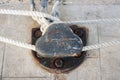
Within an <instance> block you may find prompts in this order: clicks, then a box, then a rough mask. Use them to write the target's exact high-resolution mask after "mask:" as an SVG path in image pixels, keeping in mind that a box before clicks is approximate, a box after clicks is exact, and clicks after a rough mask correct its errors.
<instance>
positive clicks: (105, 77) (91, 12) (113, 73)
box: [0, 0, 120, 80]
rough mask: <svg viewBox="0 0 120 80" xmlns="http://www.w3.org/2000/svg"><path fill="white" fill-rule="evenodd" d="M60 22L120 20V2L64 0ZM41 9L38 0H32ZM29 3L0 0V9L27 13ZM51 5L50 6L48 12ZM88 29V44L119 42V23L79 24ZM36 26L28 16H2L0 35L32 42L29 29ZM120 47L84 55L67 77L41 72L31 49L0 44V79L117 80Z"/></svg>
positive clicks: (119, 69) (23, 0)
mask: <svg viewBox="0 0 120 80" xmlns="http://www.w3.org/2000/svg"><path fill="white" fill-rule="evenodd" d="M66 1H67V2H72V3H70V4H67V5H61V6H60V11H61V20H65V21H68V20H69V21H70V20H71V21H73V20H92V19H102V18H120V14H119V13H120V0H66ZM35 2H36V3H37V9H38V10H40V2H39V0H35ZM29 6H30V5H29V0H0V9H12V10H30V7H29ZM51 6H52V4H50V5H49V8H48V12H50V10H51ZM78 25H79V26H82V27H86V28H87V29H89V36H88V44H87V45H92V44H96V43H102V42H108V41H112V40H116V39H117V40H118V39H120V35H119V34H120V23H119V22H111V23H107V22H104V23H94V24H78ZM35 27H39V24H38V23H37V22H36V21H34V20H33V19H32V18H31V17H26V16H14V15H1V14H0V36H5V37H8V38H11V39H15V40H18V41H23V42H26V43H31V30H32V28H35ZM119 50H120V46H111V47H108V48H101V49H97V50H91V51H88V52H87V57H86V59H85V61H84V62H83V63H82V64H81V65H80V66H79V67H78V68H76V69H75V70H73V71H71V72H70V73H67V74H59V75H53V74H51V73H48V72H46V71H45V70H43V69H41V68H40V66H39V65H38V63H37V62H36V61H35V60H34V58H33V56H32V53H31V51H30V50H27V49H24V48H20V47H16V46H13V45H9V44H5V43H2V42H0V80H120V58H119V56H120V52H119Z"/></svg>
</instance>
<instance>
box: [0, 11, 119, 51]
mask: <svg viewBox="0 0 120 80" xmlns="http://www.w3.org/2000/svg"><path fill="white" fill-rule="evenodd" d="M0 14H11V15H24V16H32V17H33V18H34V19H36V20H37V22H38V23H41V22H42V21H41V20H42V19H41V18H43V17H47V18H50V19H52V20H55V21H57V22H55V23H65V24H78V23H80V24H87V23H99V22H105V23H106V22H120V19H119V18H113V19H97V20H80V21H64V22H61V21H60V20H59V19H58V18H56V17H53V16H51V15H49V14H45V13H42V12H36V11H21V10H6V9H0ZM37 17H38V18H37ZM43 23H44V22H43ZM0 41H1V42H4V43H8V44H12V45H16V46H19V47H23V48H27V49H31V50H34V51H36V49H35V45H31V44H27V43H23V42H19V41H16V40H12V39H9V38H5V37H2V36H0ZM119 44H120V40H116V41H111V42H105V43H101V44H95V45H91V46H85V47H83V50H82V51H88V50H93V49H98V48H104V47H110V46H114V45H119Z"/></svg>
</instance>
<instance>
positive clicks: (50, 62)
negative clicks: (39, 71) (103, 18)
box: [32, 25, 87, 73]
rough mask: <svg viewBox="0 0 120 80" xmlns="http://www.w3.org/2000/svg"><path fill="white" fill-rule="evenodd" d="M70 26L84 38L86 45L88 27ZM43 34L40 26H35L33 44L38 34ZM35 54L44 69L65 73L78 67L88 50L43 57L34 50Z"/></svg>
mask: <svg viewBox="0 0 120 80" xmlns="http://www.w3.org/2000/svg"><path fill="white" fill-rule="evenodd" d="M70 28H71V29H72V31H73V32H74V33H75V34H76V35H78V36H79V37H80V38H81V39H82V41H83V45H84V46H85V45H86V44H87V29H85V28H79V27H77V26H76V25H73V26H70ZM55 32H56V31H55ZM38 33H39V34H38ZM36 34H37V35H36ZM41 35H42V33H41V32H40V30H39V28H33V29H32V44H35V43H36V41H37V39H38V36H41ZM49 41H51V40H49ZM33 56H34V58H35V59H36V60H37V61H38V62H39V63H40V64H39V65H40V66H41V67H42V68H43V69H45V70H47V71H49V72H51V73H65V72H69V71H71V70H73V69H75V68H76V67H78V66H79V65H80V64H81V63H82V62H83V61H84V59H85V56H86V52H81V54H77V55H75V56H69V57H43V56H40V55H38V54H37V53H36V52H33Z"/></svg>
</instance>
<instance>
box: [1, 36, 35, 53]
mask: <svg viewBox="0 0 120 80" xmlns="http://www.w3.org/2000/svg"><path fill="white" fill-rule="evenodd" d="M0 41H1V42H4V43H8V44H12V45H15V46H18V47H22V48H26V49H30V50H34V51H35V46H34V45H31V44H27V43H24V42H20V41H16V40H12V39H9V38H5V37H2V36H0Z"/></svg>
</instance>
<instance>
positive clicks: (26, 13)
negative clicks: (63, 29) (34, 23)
mask: <svg viewBox="0 0 120 80" xmlns="http://www.w3.org/2000/svg"><path fill="white" fill-rule="evenodd" d="M0 14H10V15H22V16H36V17H47V18H50V19H52V20H54V21H60V20H59V19H58V18H56V17H53V16H51V15H49V14H46V13H43V12H37V11H25V10H8V9H0Z"/></svg>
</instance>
